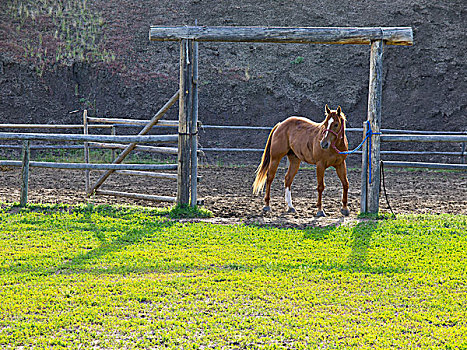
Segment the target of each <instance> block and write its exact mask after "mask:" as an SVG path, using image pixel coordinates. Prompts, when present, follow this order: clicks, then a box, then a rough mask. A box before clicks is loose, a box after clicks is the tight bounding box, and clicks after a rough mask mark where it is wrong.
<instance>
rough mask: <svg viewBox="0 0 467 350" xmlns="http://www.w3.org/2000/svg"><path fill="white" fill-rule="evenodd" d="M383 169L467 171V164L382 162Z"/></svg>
mask: <svg viewBox="0 0 467 350" xmlns="http://www.w3.org/2000/svg"><path fill="white" fill-rule="evenodd" d="M383 164H384V166H385V167H391V168H424V169H448V170H449V169H451V170H467V164H446V163H424V162H395V161H383Z"/></svg>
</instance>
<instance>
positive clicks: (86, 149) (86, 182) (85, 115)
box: [83, 109, 90, 193]
mask: <svg viewBox="0 0 467 350" xmlns="http://www.w3.org/2000/svg"><path fill="white" fill-rule="evenodd" d="M83 134H84V135H88V134H89V126H88V111H87V110H86V109H85V110H84V112H83ZM84 162H85V163H86V164H87V163H89V142H85V143H84ZM89 184H90V171H89V170H85V171H84V186H85V189H86V193H89Z"/></svg>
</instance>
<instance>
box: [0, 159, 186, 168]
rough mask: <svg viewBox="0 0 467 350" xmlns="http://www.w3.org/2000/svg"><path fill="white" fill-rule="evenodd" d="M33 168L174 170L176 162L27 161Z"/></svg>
mask: <svg viewBox="0 0 467 350" xmlns="http://www.w3.org/2000/svg"><path fill="white" fill-rule="evenodd" d="M0 166H18V167H19V166H22V162H20V161H17V160H0ZM29 166H30V167H33V168H48V169H71V170H149V171H153V170H176V169H177V164H93V163H91V164H85V163H52V162H29Z"/></svg>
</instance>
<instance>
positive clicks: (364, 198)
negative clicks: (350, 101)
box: [360, 122, 368, 213]
mask: <svg viewBox="0 0 467 350" xmlns="http://www.w3.org/2000/svg"><path fill="white" fill-rule="evenodd" d="M367 132H368V123H367V122H363V138H365V137H366V133H367ZM361 183H362V186H361V194H360V212H361V213H367V212H368V140H367V141H366V142H365V143H364V144H363V146H362V179H361Z"/></svg>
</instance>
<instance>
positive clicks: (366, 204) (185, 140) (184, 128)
mask: <svg viewBox="0 0 467 350" xmlns="http://www.w3.org/2000/svg"><path fill="white" fill-rule="evenodd" d="M150 39H151V40H156V41H157V40H160V41H178V42H179V45H180V90H179V91H177V92H176V93H175V94H174V95H173V96H172V97H171V98H170V99H169V101H168V102H167V103H166V104H165V105H164V106H163V107H162V108H161V110H160V111H159V112H158V113H157V114H156V115H155V116H154V117H153V118H152V119H150V120H139V121H135V120H125V119H118V118H97V117H93V118H90V117H87V112H86V111H85V112H84V115H83V116H84V123H83V125H82V126H81V125H72V126H70V129H71V128H83V130H84V135H80V136H76V137H75V136H67V135H61V136H62V138H58V136H60V135H56V134H55V135H49V138H47V137H48V136H47V135H42V136H40V137H39V136H34V135H27V134H19V135H18V134H17V135H16V136H15V134H10V135H7V134H6V133H5V134H2V135H3V136H2V138H3V139H4V140H23V141H24V142H25V143H24V145H23V160H22V163H19V162H18V161H16V162H15V161H2V162H1V163H0V165H3V166H19V165H22V167H23V175H22V178H23V185H22V188H23V195H22V200H21V202H22V203H23V204H24V203H25V201H24V190H25V188H26V193H27V170H28V167H29V164H31V166H36V167H40V166H42V167H52V165H50V164H49V165H45V164H39V163H38V162H35V163H34V162H31V163H30V162H29V149H30V145H29V143H28V140H30V139H33V140H48V141H50V140H55V141H83V142H84V146H83V148H84V164H85V165H81V164H74V165H67V166H65V165H61V167H62V168H63V167H64V168H68V169H70V168H74V169H81V170H85V171H86V175H85V189H86V193H87V194H88V195H93V194H103V195H111V196H124V197H129V198H133V199H137V200H139V199H150V200H156V201H157V200H162V201H170V202H175V201H176V202H177V203H179V204H183V205H185V204H189V203H190V202H191V205H195V204H197V203H198V200H197V198H198V193H197V192H198V190H197V183H198V164H197V163H198V155H199V151H201V152H203V151H204V152H251V151H253V152H259V151H260V150H262V149H241V148H238V149H232V148H230V149H229V148H203V147H199V145H198V138H199V135H198V134H199V130H200V129H201V130H202V129H216V128H224V129H237V130H249V131H252V130H255V129H261V130H264V129H266V128H269V127H266V126H264V127H252V126H218V125H206V126H204V125H202V124H199V123H198V101H197V99H198V94H197V89H198V86H197V84H198V72H197V71H198V59H197V56H198V42H203V41H219V42H264V43H307V44H370V45H371V51H370V52H371V55H370V80H369V94H368V96H369V97H368V121H367V123H364V125H363V128H362V129H349V130H348V131H349V132H353V131H357V132H361V131H363V135H365V134H367V131H368V130H367V129H366V128H368V126H371V128H370V129H369V130H370V134H369V135H370V138H369V139H370V140H371V143H370V144H371V145H372V147H368V143H365V144H364V147H363V150H362V151H361V154H362V171H361V176H360V179H361V186H360V188H359V190H360V211H361V212H363V213H365V212H372V213H375V212H378V211H379V203H380V198H379V197H380V193H379V192H380V165H381V156H382V154H384V152H388V154H389V153H391V152H392V153H395V152H394V151H383V152H381V149H380V148H381V142H450V143H452V142H455V143H461V144H462V150H461V151H460V152H455V151H452V152H431V153H430V152H424V153H425V154H435V153H439V154H443V155H446V156H454V155H455V156H460V157H461V162H462V163H464V162H465V142H467V136H466V135H465V133H460V134H459V135H453V134H454V133H451V134H450V135H442V134H440V135H417V133H419V131H408V132H407V133H408V134H405V135H397V134H390V133H389V134H387V133H386V132H392V131H391V130H384V129H381V127H380V126H381V89H382V74H381V66H382V48H383V44H384V45H411V44H412V43H413V39H412V30H411V28H259V27H256V28H241V27H151V30H150ZM177 101H178V102H179V119H178V121H163V120H161V117H162V116H163V115H164V113H165V112H166V111H167V109H169V108H170V107H171V106H172V105H173V104H175V102H177ZM92 123H102V124H97V125H93V124H92ZM156 124H159V125H160V126H163V127H169V128H170V127H175V128H177V129H178V135H171V136H170V140H169V139H168V138H165V139H164V138H159V139H158V140H159V141H166V142H174V141H176V142H178V147H177V148H174V147H153V146H139V145H137V144H136V142H144V141H149V140H150V137H149V136H148V137H147V138H145V137H144V136H143V135H146V134H147V133H148V132H149V130H151V128H152V127H153V126H155V125H156ZM116 125H138V126H144V128H143V129H142V130H141V131H140V133H139V134H138V136H125V135H124V136H118V137H117V136H115V130H116V129H115V127H116ZM3 126H4V127H5V128H6V127H15V126H14V125H3ZM16 127H17V128H23V127H26V126H25V125H17V126H16ZM34 127H39V128H40V126H37V125H34ZM60 127H64V126H60V125H58V126H56V128H60ZM92 127H94V128H107V129H109V128H110V129H111V132H112V136H94V135H89V129H90V128H92ZM396 132H404V131H400V130H397V131H396ZM34 137H35V138H34ZM132 137H133V138H132ZM138 137H140V138H138ZM128 140H130V141H128ZM154 140H155V139H154ZM102 142H107V143H108V144H107V145H105V144H104V143H102ZM110 142H113V143H110ZM123 142H128V143H130V144H129V145H128V146H125V145H123V144H122V143H123ZM150 142H153V141H150ZM90 146H95V147H100V148H110V149H113V150H116V149H123V151H122V152H121V153H120V155H119V156H118V157H113V158H114V161H113V164H108V165H91V164H89V147H90ZM70 147H74V146H70ZM198 148H200V149H199V150H198ZM133 150H140V151H149V152H159V153H165V154H172V155H175V154H176V155H177V162H178V164H174V165H173V166H166V167H165V168H164V167H159V169H164V170H167V169H169V168H170V169H176V170H177V172H178V173H177V175H176V179H177V189H176V196H171V197H167V196H159V197H158V196H151V195H147V194H144V193H142V194H132V193H125V192H120V191H109V190H102V189H100V186H101V185H102V184H103V183H104V182H105V181H106V179H107V178H108V177H109V176H110V175H111V174H112V173H114V172H116V173H118V174H119V175H140V176H142V175H147V174H144V173H142V172H138V171H139V170H157V169H158V167H156V166H152V167H150V166H146V167H143V166H139V167H137V166H133V167H130V166H129V165H121V164H120V163H122V161H123V160H124V159H125V157H126V156H127V155H128V154H129V153H130V152H131V151H133ZM407 154H408V153H407ZM415 154H420V152H418V153H415ZM385 165H386V166H388V167H414V168H417V167H423V168H433V169H442V168H448V169H456V170H465V169H466V168H467V166H466V165H464V164H449V165H446V164H436V163H434V164H433V163H421V162H417V163H414V162H403V161H389V162H385ZM54 167H55V168H59V167H60V166H59V165H56V166H54ZM90 170H106V172H105V173H104V174H102V175H100V177H99V178H98V179H97V181H96V182H95V183H94V184H93V185H92V186H91V183H90V174H89V171H90ZM25 173H26V175H25ZM150 176H152V177H159V178H166V179H175V175H174V174H170V175H167V176H165V175H164V176H162V175H161V176H159V175H157V174H156V173H152V174H151V175H150ZM193 179H196V180H193ZM243 179H245V177H243ZM242 183H244V181H242ZM207 187H208V188H209V187H210V186H209V185H208V186H207ZM246 187H247V188H248V189H249V187H248V186H246ZM144 192H147V191H144ZM145 197H146V198H145ZM26 198H27V195H26Z"/></svg>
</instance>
